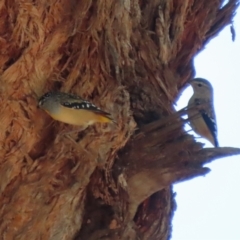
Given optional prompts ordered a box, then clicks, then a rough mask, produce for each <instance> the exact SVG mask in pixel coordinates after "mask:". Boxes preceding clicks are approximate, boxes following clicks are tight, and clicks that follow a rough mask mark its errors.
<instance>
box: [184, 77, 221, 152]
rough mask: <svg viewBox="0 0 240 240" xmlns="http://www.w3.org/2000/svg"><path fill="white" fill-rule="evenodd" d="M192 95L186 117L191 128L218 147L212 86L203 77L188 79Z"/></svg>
mask: <svg viewBox="0 0 240 240" xmlns="http://www.w3.org/2000/svg"><path fill="white" fill-rule="evenodd" d="M189 83H190V84H191V86H192V88H193V91H194V93H193V95H192V97H191V98H190V100H189V102H188V109H189V110H188V117H189V123H190V126H191V127H192V129H193V130H194V131H195V132H196V133H197V134H199V135H200V136H201V137H203V138H206V139H207V140H209V141H210V142H211V143H212V144H213V146H215V147H218V146H219V145H218V140H217V124H216V117H215V112H214V106H213V87H212V85H211V84H210V82H209V81H207V80H206V79H203V78H195V79H193V80H191V81H189Z"/></svg>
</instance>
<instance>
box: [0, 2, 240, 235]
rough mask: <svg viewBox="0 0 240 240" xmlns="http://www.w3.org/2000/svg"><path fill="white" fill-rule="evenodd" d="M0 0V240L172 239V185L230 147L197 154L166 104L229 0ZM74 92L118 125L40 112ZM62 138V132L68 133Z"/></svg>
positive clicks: (223, 17) (226, 15)
mask: <svg viewBox="0 0 240 240" xmlns="http://www.w3.org/2000/svg"><path fill="white" fill-rule="evenodd" d="M222 2H224V1H221V0H202V1H194V0H187V1H179V0H145V1H140V0H139V1H136V0H132V1H127V0H123V1H120V0H117V1H116V0H108V1H103V0H101V1H86V0H79V1H76V0H47V1H46V0H35V1H33V0H32V1H31V0H21V1H14V0H2V1H1V2H0V15H1V23H0V41H1V55H0V63H1V64H0V66H1V86H0V90H1V103H2V104H1V109H0V119H1V131H0V148H1V152H0V154H1V158H0V179H1V181H0V186H1V196H0V206H1V211H0V214H1V219H2V220H1V224H0V236H2V237H1V239H7V240H9V239H24V240H26V239H31V240H32V239H51V240H53V239H56V240H59V239H83V240H95V239H111V240H114V239H161V240H162V239H169V238H170V235H171V220H172V216H173V212H174V210H175V201H174V194H173V192H172V187H171V185H172V184H173V183H174V182H177V181H182V180H186V179H189V178H192V177H195V176H199V175H203V174H206V173H207V172H208V171H209V169H208V168H205V167H203V164H205V163H206V162H209V161H211V160H213V159H216V158H219V157H223V156H227V155H230V154H239V153H240V150H239V149H234V148H216V149H215V148H211V149H202V144H201V143H196V142H195V141H194V138H193V137H192V136H191V135H189V134H187V133H186V132H184V130H183V124H184V121H183V120H181V118H180V116H181V115H182V114H183V113H184V110H183V111H182V112H178V113H175V112H174V109H173V104H174V102H175V101H176V97H177V96H178V94H179V91H180V90H182V89H183V87H184V84H185V83H186V81H187V80H188V79H190V78H191V77H193V75H194V69H193V63H192V62H193V57H194V56H195V55H196V54H197V53H198V52H199V51H200V50H201V49H202V48H203V46H204V45H205V44H206V43H207V42H208V41H209V40H210V39H211V38H212V37H214V36H216V35H217V34H218V33H219V31H220V30H221V29H222V28H223V27H224V26H226V25H227V24H230V23H231V21H232V18H233V16H234V12H235V10H236V8H237V5H238V1H237V0H229V2H228V3H227V4H226V5H225V6H223V7H221V5H222ZM52 90H58V91H63V92H72V93H75V94H77V95H80V96H82V97H83V98H85V99H87V100H90V101H92V102H93V103H95V104H96V105H97V106H99V107H101V108H102V109H103V110H105V111H107V112H110V113H111V115H112V116H113V118H114V120H115V121H116V122H117V123H116V124H114V123H113V124H95V125H94V126H91V127H89V128H87V129H86V130H84V131H80V132H78V131H77V130H78V127H76V126H71V125H67V124H64V123H60V122H57V121H54V120H53V119H51V118H50V117H49V116H48V115H47V114H46V113H45V112H43V111H42V110H40V109H38V108H37V99H38V98H39V97H40V96H41V95H42V94H43V93H45V92H47V91H52ZM73 130H75V132H73V133H70V134H68V135H62V132H65V131H69V132H71V131H73Z"/></svg>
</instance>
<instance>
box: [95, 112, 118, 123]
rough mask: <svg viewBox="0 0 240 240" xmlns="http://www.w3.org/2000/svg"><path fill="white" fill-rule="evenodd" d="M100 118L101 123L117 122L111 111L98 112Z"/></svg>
mask: <svg viewBox="0 0 240 240" xmlns="http://www.w3.org/2000/svg"><path fill="white" fill-rule="evenodd" d="M98 120H99V122H101V123H108V122H114V123H116V121H114V120H113V118H112V117H111V115H110V114H109V113H106V112H102V113H99V114H98Z"/></svg>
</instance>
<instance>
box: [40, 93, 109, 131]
mask: <svg viewBox="0 0 240 240" xmlns="http://www.w3.org/2000/svg"><path fill="white" fill-rule="evenodd" d="M38 106H39V107H40V108H42V109H43V110H44V111H46V112H47V113H48V114H49V115H50V116H51V117H52V118H53V119H55V120H58V121H60V122H64V123H68V124H73V125H78V126H83V127H84V128H86V127H88V126H89V125H92V124H94V123H97V122H100V123H107V122H112V121H113V119H112V118H111V116H110V114H109V113H107V112H104V111H102V110H101V109H100V108H98V107H97V106H95V105H94V104H92V103H91V102H89V101H86V100H84V99H82V98H81V97H79V96H76V95H74V94H69V93H63V92H48V93H46V94H44V95H43V96H42V97H40V99H39V102H38Z"/></svg>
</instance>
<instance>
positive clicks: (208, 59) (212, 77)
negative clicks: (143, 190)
mask: <svg viewBox="0 0 240 240" xmlns="http://www.w3.org/2000/svg"><path fill="white" fill-rule="evenodd" d="M234 28H235V32H236V39H235V41H234V42H233V41H232V37H231V32H230V26H227V27H225V28H224V29H223V30H222V31H221V33H220V34H219V35H218V36H217V37H215V38H214V39H212V40H211V42H210V43H209V44H208V45H207V46H206V47H205V49H203V51H201V52H200V53H199V54H198V55H197V56H196V57H195V60H194V64H195V69H196V76H195V77H202V78H205V79H208V80H209V81H210V82H211V84H212V85H213V88H214V105H215V113H216V118H217V125H218V140H219V145H220V146H221V147H239V148H240V140H239V137H240V106H239V105H240V72H239V70H240V9H238V13H237V15H236V16H235V18H234ZM191 95H192V89H191V87H189V88H187V89H186V91H184V93H183V94H182V96H181V98H180V99H179V102H178V105H177V107H176V109H181V108H183V107H185V106H186V105H187V102H188V100H189V98H190V97H191ZM197 141H201V142H204V143H206V145H205V147H212V145H211V144H210V143H208V142H207V140H204V139H202V138H197ZM205 166H206V167H209V168H210V169H211V172H210V173H209V174H207V175H206V176H205V177H197V178H194V179H191V180H190V181H185V182H182V183H178V184H175V185H174V191H175V192H176V194H177V196H176V202H177V210H176V212H175V214H174V218H173V223H172V224H173V232H172V238H171V240H240V155H237V156H232V157H227V158H221V159H218V160H215V161H214V162H212V163H210V164H206V165H205Z"/></svg>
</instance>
